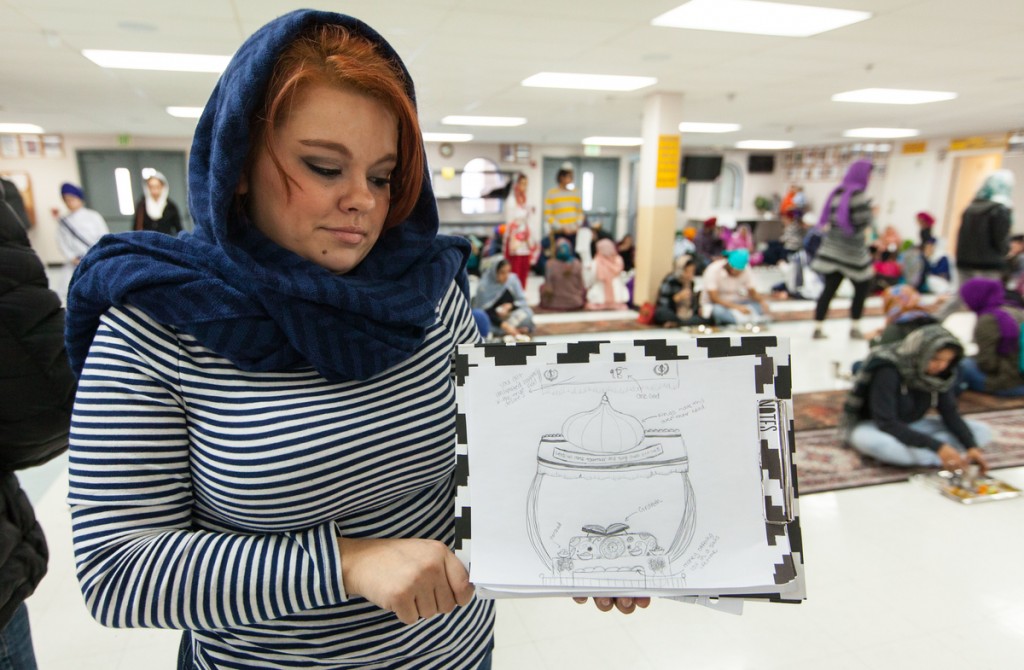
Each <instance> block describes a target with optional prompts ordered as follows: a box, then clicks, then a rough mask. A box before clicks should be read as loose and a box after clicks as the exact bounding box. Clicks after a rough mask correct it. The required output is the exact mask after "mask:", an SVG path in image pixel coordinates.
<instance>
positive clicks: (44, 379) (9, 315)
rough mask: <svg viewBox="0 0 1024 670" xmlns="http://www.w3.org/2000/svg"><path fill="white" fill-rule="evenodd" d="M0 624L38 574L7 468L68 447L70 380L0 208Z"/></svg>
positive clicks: (30, 531) (16, 234)
mask: <svg viewBox="0 0 1024 670" xmlns="http://www.w3.org/2000/svg"><path fill="white" fill-rule="evenodd" d="M0 361H3V364H2V365H0V627H3V626H6V625H7V623H8V621H10V618H11V616H12V615H13V614H14V611H15V610H16V609H17V608H18V606H19V605H20V604H21V603H22V601H24V600H25V599H26V598H27V597H28V596H30V595H31V594H32V592H33V591H34V590H35V587H36V585H37V584H39V581H40V580H41V579H42V578H43V575H44V574H46V561H47V557H48V553H47V549H46V540H45V538H44V537H43V530H42V528H40V526H39V524H38V523H37V522H36V519H35V514H34V513H33V511H32V505H31V504H30V503H29V500H28V497H27V496H26V495H25V493H24V492H23V491H22V490H21V487H20V486H19V485H18V478H17V477H16V476H15V475H14V470H19V469H22V468H27V467H30V466H33V465H39V464H41V463H45V462H46V461H48V460H50V459H51V458H53V457H54V456H56V455H57V454H60V453H61V452H63V451H64V450H65V449H67V446H68V428H69V426H70V423H71V406H72V403H73V402H74V395H75V378H74V375H73V374H72V372H71V368H70V366H69V365H68V361H67V356H66V354H65V352H64V310H63V309H62V308H61V305H60V299H59V298H58V297H57V294H55V293H54V292H53V291H50V290H49V288H47V281H46V271H45V269H44V268H43V264H42V262H41V261H40V260H39V257H38V256H36V254H35V252H34V251H32V248H31V247H30V246H29V242H28V237H27V236H26V234H25V231H24V229H22V227H21V225H20V224H19V223H18V222H17V221H16V220H15V218H14V217H12V216H10V215H9V211H6V208H3V209H2V210H0Z"/></svg>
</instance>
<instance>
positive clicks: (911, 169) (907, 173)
mask: <svg viewBox="0 0 1024 670" xmlns="http://www.w3.org/2000/svg"><path fill="white" fill-rule="evenodd" d="M949 139H950V138H933V139H929V140H927V150H926V151H925V152H924V153H920V154H901V153H899V147H900V144H899V143H897V144H896V146H895V147H894V152H893V155H892V156H890V158H889V163H888V168H887V171H886V174H885V175H884V176H881V175H876V176H875V177H874V178H873V179H872V180H871V183H870V185H869V187H868V195H869V196H870V197H871V198H872V199H873V200H874V202H875V204H876V205H877V206H878V221H877V223H878V226H879V229H881V228H884V227H885V226H887V225H893V226H895V227H896V229H897V230H898V231H899V232H900V234H901V235H903V236H904V237H906V238H915V237H916V236H917V228H916V224H915V222H914V215H915V214H916V213H917V212H918V211H920V210H922V209H923V210H927V211H929V212H931V213H932V214H933V215H934V216H935V218H936V220H937V221H940V222H941V221H942V220H943V219H944V217H945V209H946V207H947V198H948V194H949V190H950V179H951V178H952V169H953V168H952V166H953V164H954V162H955V161H954V159H955V157H956V156H958V155H969V154H971V153H979V152H977V151H974V152H962V153H957V152H949V151H947V150H946V147H948V146H949ZM190 145H191V138H156V137H137V138H132V142H131V144H130V145H129V146H127V147H125V146H122V145H120V144H119V143H118V141H117V138H116V137H114V136H108V135H68V136H65V137H64V150H65V151H64V156H63V157H62V158H0V173H9V172H24V173H28V175H29V178H30V180H31V185H32V195H33V200H34V207H35V215H36V225H35V227H34V228H33V229H32V231H30V233H29V236H30V238H31V240H32V245H33V247H34V248H35V249H36V251H37V253H39V255H40V257H41V258H42V259H43V261H44V262H47V263H60V262H62V261H63V258H62V257H61V255H60V252H59V251H58V249H57V245H56V241H55V236H56V221H55V220H54V219H53V217H52V216H51V214H50V210H51V209H53V208H57V209H59V210H61V211H63V208H64V204H63V202H62V201H61V199H60V185H61V184H62V183H63V182H65V181H70V182H74V183H81V177H80V175H79V172H78V162H77V158H76V152H77V151H79V150H84V149H129V150H130V149H163V150H167V149H171V150H180V151H185V152H187V151H188V150H189V148H190ZM437 147H438V145H437V144H435V143H428V144H427V160H428V163H429V166H430V168H431V169H432V170H440V169H441V168H442V167H445V166H451V167H454V168H456V169H461V168H462V166H463V165H465V164H466V162H467V161H469V160H470V159H472V158H476V157H485V158H489V159H491V160H493V161H494V162H495V163H496V164H497V165H498V167H499V169H501V170H510V171H512V170H518V171H521V172H523V173H525V174H526V175H527V177H529V179H530V187H529V193H528V198H529V201H530V202H534V203H537V207H538V212H539V211H540V209H541V203H542V202H543V199H544V192H545V191H546V190H547V188H548V186H549V185H547V184H542V183H541V166H542V165H543V159H544V157H545V156H558V157H561V156H582V155H583V147H581V146H580V145H545V146H539V145H534V146H533V153H532V156H531V159H530V162H528V163H522V162H520V163H505V162H502V161H501V155H500V147H499V146H498V145H497V144H482V143H466V144H454V145H453V147H454V150H455V151H454V154H453V155H452V156H451V157H449V158H444V157H442V156H441V155H440V153H439V152H438V150H437ZM637 153H638V151H637V149H636V148H618V147H602V149H601V154H600V155H602V156H617V157H620V158H621V159H622V162H621V170H620V175H619V198H618V202H619V211H618V212H617V215H618V216H617V217H616V220H617V221H618V226H619V229H618V231H617V232H616V237H619V236H621V234H623V233H624V231H625V229H626V225H627V216H628V212H627V209H628V203H629V169H628V168H629V160H628V159H629V158H630V157H631V156H633V155H635V154H637ZM746 156H747V153H746V152H742V151H726V152H724V160H725V161H727V162H731V163H734V164H736V165H737V166H738V167H739V168H740V170H741V172H742V174H743V187H742V194H741V197H740V208H739V210H737V211H735V212H722V211H717V210H715V209H714V208H713V207H712V206H711V197H712V188H713V183H712V182H695V183H691V184H689V185H688V187H687V207H686V211H685V212H680V224H682V222H684V221H686V220H687V219H689V220H703V219H706V218H708V217H710V216H722V215H723V214H728V215H732V216H734V217H735V218H737V219H752V218H757V216H758V213H757V210H756V209H755V207H754V199H755V198H756V197H757V196H759V195H763V196H766V197H771V196H773V195H779V196H781V195H782V194H783V193H785V191H786V189H787V188H788V186H789V183H788V181H787V180H786V175H785V171H784V169H783V168H782V167H781V165H780V162H779V161H777V163H776V169H775V172H774V173H772V174H755V175H751V174H748V173H747V171H746V166H747V158H746ZM1003 167H1004V168H1006V169H1009V170H1012V171H1013V172H1014V173H1015V176H1016V178H1017V188H1016V189H1015V191H1014V198H1015V203H1016V207H1015V210H1014V211H1015V214H1017V216H1016V217H1015V220H1014V226H1013V230H1014V232H1015V233H1024V216H1022V215H1020V212H1022V211H1024V155H1021V154H1017V155H1007V156H1005V157H1004V160H1003ZM838 181H839V180H830V181H806V182H805V183H804V191H805V193H806V194H807V199H808V202H809V204H810V211H812V212H814V213H815V214H816V213H817V212H819V211H820V207H821V204H822V202H823V201H824V199H825V198H826V197H827V196H828V193H829V192H830V191H831V190H832V188H834V187H835V185H836V184H837V183H838ZM445 207H456V208H457V207H458V201H449V202H442V203H440V208H441V209H442V219H443V220H444V219H445V216H444V208H445ZM536 225H537V226H538V230H537V231H535V232H536V233H537V234H538V235H539V232H540V231H539V225H540V219H539V216H538V217H536ZM938 232H940V233H941V231H938Z"/></svg>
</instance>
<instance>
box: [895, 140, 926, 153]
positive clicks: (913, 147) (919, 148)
mask: <svg viewBox="0 0 1024 670" xmlns="http://www.w3.org/2000/svg"><path fill="white" fill-rule="evenodd" d="M927 148H928V143H927V142H904V143H903V146H902V147H900V153H904V154H923V153H924V151H925V149H927Z"/></svg>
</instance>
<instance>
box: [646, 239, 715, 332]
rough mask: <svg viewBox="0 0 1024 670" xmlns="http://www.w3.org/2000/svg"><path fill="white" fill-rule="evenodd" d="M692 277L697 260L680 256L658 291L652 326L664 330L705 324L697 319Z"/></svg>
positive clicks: (698, 315) (696, 304) (695, 293)
mask: <svg viewBox="0 0 1024 670" xmlns="http://www.w3.org/2000/svg"><path fill="white" fill-rule="evenodd" d="M696 274H697V261H696V260H695V259H694V258H693V256H690V255H688V254H684V255H682V256H680V257H679V258H677V259H675V262H674V264H673V269H672V272H670V273H669V274H668V275H666V276H665V278H664V279H663V280H662V281H661V287H660V288H659V289H658V302H657V304H656V305H655V309H654V323H656V324H658V325H661V326H665V327H666V328H671V327H675V326H700V325H705V324H707V319H703V318H701V316H700V303H699V295H700V294H699V292H698V291H697V290H696V287H695V285H694V276H695V275H696Z"/></svg>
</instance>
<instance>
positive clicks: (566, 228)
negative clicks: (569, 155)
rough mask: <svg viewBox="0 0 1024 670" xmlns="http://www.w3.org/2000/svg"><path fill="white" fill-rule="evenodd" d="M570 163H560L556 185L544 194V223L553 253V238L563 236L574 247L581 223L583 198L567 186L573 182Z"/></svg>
mask: <svg viewBox="0 0 1024 670" xmlns="http://www.w3.org/2000/svg"><path fill="white" fill-rule="evenodd" d="M573 176H574V175H573V167H572V163H570V162H569V161H566V162H564V163H562V167H560V168H559V170H558V174H557V175H555V180H556V182H557V183H556V185H555V186H552V187H551V188H550V189H548V192H547V194H546V195H545V196H544V224H545V225H546V226H547V228H548V240H549V241H550V247H549V248H550V253H552V254H553V253H554V249H555V240H556V239H557V238H559V237H564V238H565V239H566V240H568V241H569V244H571V245H572V248H573V249H575V248H576V232H577V231H579V229H580V226H581V225H583V200H582V198H580V194H579V192H578V191H577V190H576V189H574V188H569V187H570V186H571V185H572V183H573Z"/></svg>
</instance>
